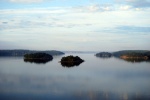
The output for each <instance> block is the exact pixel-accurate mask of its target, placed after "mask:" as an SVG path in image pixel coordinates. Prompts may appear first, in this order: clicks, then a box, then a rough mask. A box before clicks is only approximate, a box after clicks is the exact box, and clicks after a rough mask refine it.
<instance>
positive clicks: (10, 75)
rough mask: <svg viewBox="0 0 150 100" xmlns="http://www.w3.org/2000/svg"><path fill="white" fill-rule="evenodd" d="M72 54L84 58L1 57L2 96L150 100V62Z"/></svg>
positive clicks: (12, 99)
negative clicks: (69, 61)
mask: <svg viewBox="0 0 150 100" xmlns="http://www.w3.org/2000/svg"><path fill="white" fill-rule="evenodd" d="M66 55H70V54H66ZM66 55H63V56H66ZM73 55H75V56H76V55H78V56H80V57H81V58H82V59H84V60H85V62H83V63H82V64H80V65H79V66H75V67H69V68H68V67H63V66H61V64H60V63H59V61H60V60H61V58H62V57H63V56H56V57H54V59H53V60H52V61H50V62H47V63H45V64H37V63H30V62H24V60H23V58H22V57H1V58H0V100H35V99H36V100H79V99H80V100H150V63H149V62H141V63H131V62H126V61H124V60H120V59H116V58H109V59H102V58H97V57H95V56H94V54H73Z"/></svg>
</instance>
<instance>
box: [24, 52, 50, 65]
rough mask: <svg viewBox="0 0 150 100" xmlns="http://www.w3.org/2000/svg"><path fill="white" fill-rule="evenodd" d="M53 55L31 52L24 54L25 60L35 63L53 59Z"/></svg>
mask: <svg viewBox="0 0 150 100" xmlns="http://www.w3.org/2000/svg"><path fill="white" fill-rule="evenodd" d="M52 59H53V57H52V56H51V55H49V54H46V53H31V54H25V55H24V61H25V62H31V63H32V62H34V63H46V62H48V61H51V60H52Z"/></svg>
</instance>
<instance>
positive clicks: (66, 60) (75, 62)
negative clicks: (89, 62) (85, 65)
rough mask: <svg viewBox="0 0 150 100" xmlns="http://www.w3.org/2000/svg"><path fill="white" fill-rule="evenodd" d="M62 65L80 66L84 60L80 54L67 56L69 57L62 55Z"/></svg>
mask: <svg viewBox="0 0 150 100" xmlns="http://www.w3.org/2000/svg"><path fill="white" fill-rule="evenodd" d="M60 62H61V65H62V66H64V67H73V66H79V65H80V64H81V63H82V62H84V60H83V59H81V58H80V57H78V56H75V57H74V56H72V55H70V56H67V57H62V59H61V61H60Z"/></svg>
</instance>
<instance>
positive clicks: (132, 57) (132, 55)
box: [96, 50, 150, 62]
mask: <svg viewBox="0 0 150 100" xmlns="http://www.w3.org/2000/svg"><path fill="white" fill-rule="evenodd" d="M96 56H97V57H101V58H109V57H116V58H120V59H123V60H126V61H130V62H136V61H137V62H138V61H150V51H148V50H122V51H117V52H100V53H97V54H96Z"/></svg>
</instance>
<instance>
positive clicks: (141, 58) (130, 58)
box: [120, 56, 150, 63]
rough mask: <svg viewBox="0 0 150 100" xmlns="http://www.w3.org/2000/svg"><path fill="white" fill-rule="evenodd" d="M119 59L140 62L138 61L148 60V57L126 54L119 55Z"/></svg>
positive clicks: (149, 60)
mask: <svg viewBox="0 0 150 100" xmlns="http://www.w3.org/2000/svg"><path fill="white" fill-rule="evenodd" d="M120 59H122V60H124V61H127V62H131V63H138V62H139V63H140V62H150V59H148V58H147V57H127V56H121V57H120Z"/></svg>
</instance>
